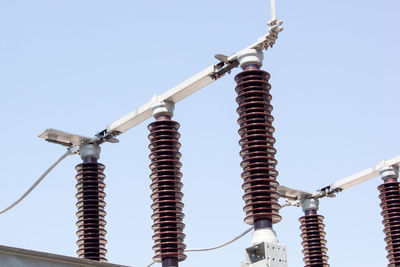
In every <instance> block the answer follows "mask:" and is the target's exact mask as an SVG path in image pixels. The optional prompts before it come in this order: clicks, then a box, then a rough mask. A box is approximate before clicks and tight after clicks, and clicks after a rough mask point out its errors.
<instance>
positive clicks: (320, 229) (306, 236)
mask: <svg viewBox="0 0 400 267" xmlns="http://www.w3.org/2000/svg"><path fill="white" fill-rule="evenodd" d="M323 220H324V217H323V216H321V215H317V214H316V213H314V214H307V215H305V216H303V217H301V218H300V223H301V226H300V230H301V238H302V239H303V242H302V243H301V244H302V246H303V254H304V258H303V260H304V263H305V267H325V266H329V264H328V256H327V251H328V249H327V248H326V239H325V232H324V228H325V225H324V224H323Z"/></svg>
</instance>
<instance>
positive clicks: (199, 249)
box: [185, 227, 253, 252]
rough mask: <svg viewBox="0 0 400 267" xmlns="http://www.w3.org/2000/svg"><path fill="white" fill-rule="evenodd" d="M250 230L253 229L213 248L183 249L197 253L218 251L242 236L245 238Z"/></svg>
mask: <svg viewBox="0 0 400 267" xmlns="http://www.w3.org/2000/svg"><path fill="white" fill-rule="evenodd" d="M251 230H253V227H250V228H249V229H247V230H246V231H244V232H243V233H241V234H240V235H238V236H237V237H235V238H234V239H232V240H230V241H228V242H226V243H223V244H221V245H218V246H215V247H209V248H189V249H185V252H199V251H209V250H214V249H219V248H222V247H225V246H227V245H229V244H232V243H233V242H235V241H236V240H238V239H240V238H242V237H243V236H245V235H246V234H247V233H248V232H250V231H251Z"/></svg>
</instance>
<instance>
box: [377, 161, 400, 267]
mask: <svg viewBox="0 0 400 267" xmlns="http://www.w3.org/2000/svg"><path fill="white" fill-rule="evenodd" d="M380 175H381V177H382V180H383V184H382V185H380V186H378V190H379V192H380V194H379V198H380V199H381V204H380V206H381V208H382V212H381V215H382V216H383V221H382V223H383V225H384V230H383V232H384V233H385V235H386V238H385V241H386V244H387V246H386V250H387V252H388V255H387V257H386V258H387V259H388V261H389V265H388V266H400V220H399V214H400V186H399V182H398V181H397V179H398V178H399V169H398V167H393V166H388V167H385V168H383V169H382V170H381V171H380Z"/></svg>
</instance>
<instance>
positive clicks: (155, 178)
mask: <svg viewBox="0 0 400 267" xmlns="http://www.w3.org/2000/svg"><path fill="white" fill-rule="evenodd" d="M152 111H153V116H154V118H155V121H154V122H152V123H151V124H150V125H149V126H148V129H149V130H150V134H149V140H150V145H149V148H150V156H149V158H150V159H151V164H150V170H151V174H150V178H151V180H152V184H151V186H150V188H151V189H152V191H153V193H152V195H151V199H152V200H153V204H152V206H151V207H152V209H153V216H152V219H153V221H154V224H153V227H152V228H153V230H154V235H153V240H154V242H155V245H154V246H153V249H154V251H155V256H154V258H153V260H154V261H155V262H161V264H162V267H178V262H180V261H183V260H185V259H186V255H185V254H184V250H185V248H186V246H185V244H184V243H183V241H184V238H185V235H184V234H183V229H184V227H185V225H184V224H183V217H184V214H183V212H182V209H183V203H182V197H183V194H182V192H181V188H182V186H183V184H182V182H181V178H182V173H181V172H180V168H181V166H182V164H181V163H180V160H179V159H180V157H181V153H180V152H179V148H180V146H181V145H180V143H179V137H180V134H179V132H178V129H179V123H177V122H175V121H173V120H171V117H172V115H173V111H174V103H172V102H169V101H160V99H159V97H158V96H154V97H153V101H152Z"/></svg>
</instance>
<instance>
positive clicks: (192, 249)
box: [146, 227, 253, 267]
mask: <svg viewBox="0 0 400 267" xmlns="http://www.w3.org/2000/svg"><path fill="white" fill-rule="evenodd" d="M251 230H253V227H250V228H249V229H247V230H246V231H244V232H243V233H241V234H240V235H238V236H236V237H235V238H233V239H232V240H230V241H228V242H225V243H222V244H220V245H218V246H215V247H208V248H189V249H185V252H202V251H210V250H216V249H219V248H223V247H225V246H227V245H229V244H232V243H233V242H235V241H237V240H239V239H240V238H242V237H243V236H245V235H246V234H247V233H249V232H250V231H251ZM155 263H156V262H155V261H153V262H152V263H150V264H149V265H147V266H146V267H150V266H152V265H153V264H155Z"/></svg>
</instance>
